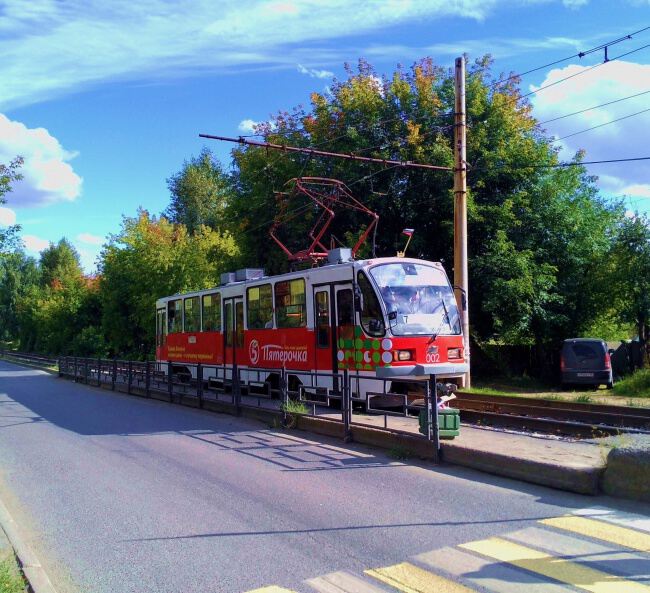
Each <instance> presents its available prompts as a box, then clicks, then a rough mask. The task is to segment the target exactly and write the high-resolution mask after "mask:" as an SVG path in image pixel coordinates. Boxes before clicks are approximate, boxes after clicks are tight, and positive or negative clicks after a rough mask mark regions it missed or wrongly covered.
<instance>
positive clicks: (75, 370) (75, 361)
mask: <svg viewBox="0 0 650 593" xmlns="http://www.w3.org/2000/svg"><path fill="white" fill-rule="evenodd" d="M73 370H74V382H75V383H76V382H77V357H76V356H75V357H74V367H73Z"/></svg>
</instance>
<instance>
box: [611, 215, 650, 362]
mask: <svg viewBox="0 0 650 593" xmlns="http://www.w3.org/2000/svg"><path fill="white" fill-rule="evenodd" d="M612 261H613V262H614V264H615V272H614V275H613V276H614V277H613V279H614V282H613V283H612V284H611V285H610V287H609V288H610V291H611V293H612V294H613V295H615V296H617V297H618V302H619V303H620V304H621V312H622V315H623V317H624V319H626V320H627V321H630V322H632V323H634V324H635V326H636V330H637V335H638V338H639V342H640V346H641V351H642V352H645V358H646V362H647V361H648V360H649V359H650V348H649V345H650V219H649V218H648V217H647V216H644V215H639V214H637V215H634V216H632V217H629V218H628V217H626V218H623V220H622V221H621V225H620V228H619V233H618V236H617V237H616V241H615V243H614V247H613V250H612Z"/></svg>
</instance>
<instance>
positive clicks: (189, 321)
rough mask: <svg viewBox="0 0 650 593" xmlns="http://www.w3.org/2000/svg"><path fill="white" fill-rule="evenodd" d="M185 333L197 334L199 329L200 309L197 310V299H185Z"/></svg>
mask: <svg viewBox="0 0 650 593" xmlns="http://www.w3.org/2000/svg"><path fill="white" fill-rule="evenodd" d="M184 306H185V331H186V332H197V331H199V329H200V328H201V309H200V308H199V297H197V296H195V297H190V298H189V299H185V303H184Z"/></svg>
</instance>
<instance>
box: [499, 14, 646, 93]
mask: <svg viewBox="0 0 650 593" xmlns="http://www.w3.org/2000/svg"><path fill="white" fill-rule="evenodd" d="M649 29H650V26H648V27H643V28H642V29H639V30H638V31H633V32H632V33H628V34H627V35H624V36H623V37H618V38H617V39H613V40H612V41H608V42H606V43H601V44H600V45H597V46H596V47H592V48H590V49H587V50H585V51H580V52H578V53H575V54H572V55H570V56H566V57H564V58H560V59H559V60H555V61H553V62H549V63H548V64H543V65H541V66H536V67H535V68H531V69H530V70H526V71H525V72H518V73H517V74H511V75H510V76H509V77H508V78H505V79H504V80H498V81H495V82H494V83H492V85H490V86H491V87H492V88H494V87H497V86H500V85H502V84H505V83H506V82H509V81H511V80H514V79H516V78H521V77H522V76H526V75H527V74H532V73H533V72H538V71H539V70H544V69H545V68H549V67H550V66H556V65H557V64H562V63H563V62H568V61H569V60H573V59H574V58H583V57H584V56H587V55H589V54H592V53H594V52H597V51H600V50H601V49H605V48H606V47H610V46H612V45H616V44H617V43H621V42H622V41H627V40H629V39H632V37H633V36H634V35H638V34H639V33H643V32H644V31H647V30H649ZM640 49H643V48H640ZM637 51H638V50H637ZM625 55H628V54H623V55H622V56H618V57H617V58H610V59H618V58H621V57H623V56H625Z"/></svg>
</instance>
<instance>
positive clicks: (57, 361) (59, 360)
mask: <svg viewBox="0 0 650 593" xmlns="http://www.w3.org/2000/svg"><path fill="white" fill-rule="evenodd" d="M3 352H4V351H3ZM62 360H63V359H62V358H57V359H56V366H58V367H59V377H63V371H62V370H61V361H62Z"/></svg>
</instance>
